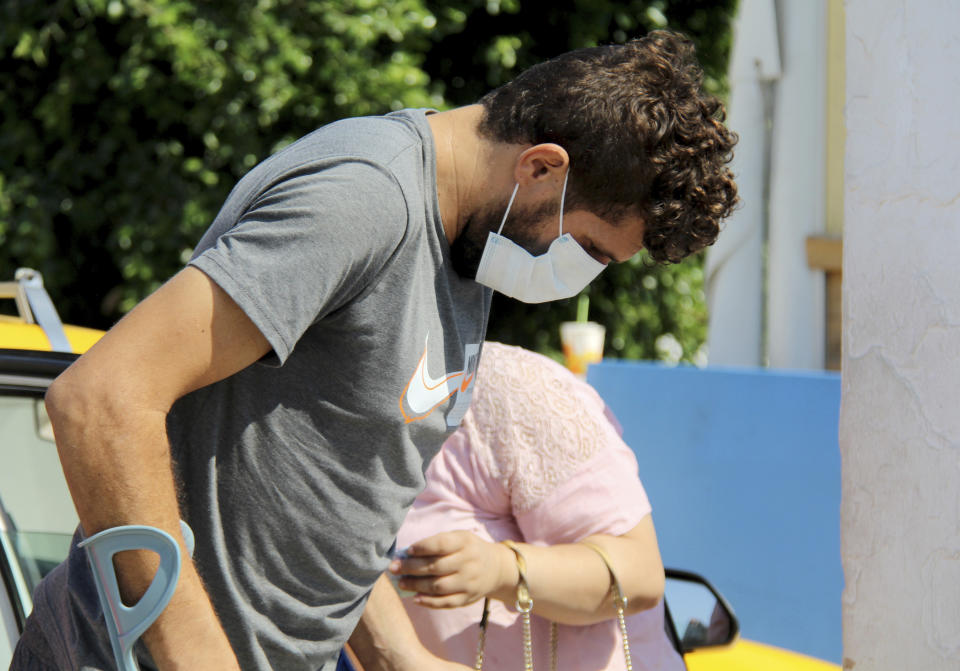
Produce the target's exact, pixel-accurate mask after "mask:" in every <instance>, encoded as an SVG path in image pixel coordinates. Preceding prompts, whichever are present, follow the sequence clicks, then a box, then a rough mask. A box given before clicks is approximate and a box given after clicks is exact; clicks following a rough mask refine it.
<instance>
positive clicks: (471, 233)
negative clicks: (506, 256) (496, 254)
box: [450, 202, 560, 279]
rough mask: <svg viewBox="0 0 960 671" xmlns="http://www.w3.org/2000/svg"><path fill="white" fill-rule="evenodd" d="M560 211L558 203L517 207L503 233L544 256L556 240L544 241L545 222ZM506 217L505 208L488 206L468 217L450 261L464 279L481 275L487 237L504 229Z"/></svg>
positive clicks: (451, 250)
mask: <svg viewBox="0 0 960 671" xmlns="http://www.w3.org/2000/svg"><path fill="white" fill-rule="evenodd" d="M559 209H560V206H559V204H558V203H557V202H552V203H551V202H546V203H540V204H538V205H528V206H526V207H518V206H517V205H514V207H513V208H512V209H511V210H510V216H509V217H508V218H507V222H506V223H505V224H504V226H503V230H502V231H501V232H500V234H501V235H503V236H504V237H506V238H509V239H510V240H512V241H513V242H515V243H517V244H518V245H520V246H521V247H523V248H524V249H525V250H527V251H528V252H530V253H531V254H534V255H538V254H542V253H543V252H545V251H546V250H547V248H548V247H549V245H550V242H552V241H553V238H552V237H551V238H550V239H548V240H547V241H546V243H544V242H542V241H541V240H540V236H541V232H542V231H543V230H544V223H543V222H544V220H545V219H551V220H552V219H555V218H556V217H557V215H558V214H559ZM502 218H503V208H502V207H500V208H494V207H486V208H484V209H482V210H479V211H474V212H471V213H470V214H469V215H467V217H466V222H465V223H464V225H463V229H462V230H461V231H460V235H458V236H457V237H456V239H455V240H454V241H453V244H452V245H451V246H450V260H451V262H452V263H453V269H454V270H455V271H457V274H459V275H460V276H461V277H466V278H469V279H473V278H475V277H476V276H477V268H479V267H480V257H481V256H482V255H483V248H484V246H485V245H486V244H487V236H488V234H489V233H490V232H491V231H493V232H496V231H497V229H498V228H500V220H501V219H502ZM552 226H554V228H555V229H556V221H554V222H553V224H552ZM554 237H556V236H554Z"/></svg>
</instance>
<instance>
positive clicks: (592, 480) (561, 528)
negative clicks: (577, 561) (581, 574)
mask: <svg viewBox="0 0 960 671" xmlns="http://www.w3.org/2000/svg"><path fill="white" fill-rule="evenodd" d="M649 514H650V502H649V500H648V499H647V494H646V492H645V491H644V489H643V484H642V483H641V482H640V478H639V476H638V474H637V460H636V458H635V457H634V455H633V452H632V451H631V450H630V448H629V447H627V446H626V445H625V444H624V443H623V441H620V440H619V438H618V439H617V440H612V437H611V439H610V440H609V441H608V443H607V444H606V445H604V446H603V447H602V448H601V449H600V450H599V451H598V452H597V453H596V454H594V456H593V457H592V458H591V459H590V460H589V461H587V462H584V463H583V464H581V465H580V467H579V468H578V469H577V470H576V471H575V472H574V473H573V474H571V475H570V477H569V478H568V479H566V480H565V481H563V482H560V483H558V484H557V486H556V487H555V488H554V489H553V490H552V491H551V492H550V493H549V494H548V495H547V496H546V497H545V498H544V499H542V500H541V501H540V502H539V503H537V505H535V506H534V507H532V508H530V509H527V510H520V511H515V512H514V517H515V518H516V520H517V526H518V527H519V528H520V531H521V532H522V534H523V539H524V540H525V541H526V542H528V543H535V544H544V545H555V544H557V543H575V542H577V541H580V540H582V539H584V538H586V537H587V536H591V535H593V534H611V535H614V536H619V535H620V534H623V533H626V532H627V531H629V530H630V529H632V528H633V527H635V526H636V525H637V524H639V523H640V521H641V520H642V519H643V518H644V517H645V516H647V515H649Z"/></svg>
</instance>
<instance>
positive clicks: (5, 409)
mask: <svg viewBox="0 0 960 671" xmlns="http://www.w3.org/2000/svg"><path fill="white" fill-rule="evenodd" d="M0 464H2V467H0V517H2V519H0V530H2V532H3V533H2V538H0V541H2V546H3V548H2V549H3V551H4V554H6V555H7V560H8V562H10V563H11V564H15V566H14V572H15V574H18V575H15V576H14V582H16V583H17V584H16V585H15V589H16V591H17V592H19V593H20V597H21V601H23V606H24V610H25V611H29V610H30V603H31V601H30V598H29V597H30V595H31V594H32V593H33V589H34V588H35V587H36V585H37V583H39V582H40V579H41V578H42V577H43V576H45V575H46V574H47V573H48V572H49V571H50V570H51V569H53V567H54V566H56V565H57V564H59V563H60V562H61V561H62V560H63V559H64V558H65V557H66V556H67V552H68V551H69V549H70V538H71V536H72V534H73V531H74V529H75V528H76V526H77V514H76V511H75V510H74V507H73V502H72V500H71V499H70V493H69V490H68V489H67V484H66V481H65V480H64V477H63V472H62V471H61V469H60V459H59V457H58V456H57V449H56V446H55V445H54V442H53V433H52V431H51V429H50V422H49V420H48V419H47V415H46V411H45V410H44V407H43V401H42V400H41V399H39V398H36V397H34V396H3V395H0Z"/></svg>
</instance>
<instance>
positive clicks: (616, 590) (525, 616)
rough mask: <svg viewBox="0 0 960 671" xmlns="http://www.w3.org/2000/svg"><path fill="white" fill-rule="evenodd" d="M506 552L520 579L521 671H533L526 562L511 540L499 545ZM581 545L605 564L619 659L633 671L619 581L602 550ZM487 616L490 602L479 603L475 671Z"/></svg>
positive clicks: (553, 633)
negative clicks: (619, 642)
mask: <svg viewBox="0 0 960 671" xmlns="http://www.w3.org/2000/svg"><path fill="white" fill-rule="evenodd" d="M500 542H501V543H503V544H504V545H506V546H507V547H508V548H510V549H511V550H512V551H513V553H514V554H515V555H516V556H517V573H518V574H519V575H520V579H519V580H518V582H517V602H516V608H517V612H519V613H520V615H521V618H522V620H523V668H524V671H533V640H532V637H531V634H530V611H532V610H533V597H531V596H530V589H529V587H528V586H527V560H526V558H524V556H523V553H521V552H520V547H519V546H518V545H517V544H516V543H514V542H513V541H511V540H505V541H500ZM581 542H582V543H583V545H585V546H586V547H588V548H590V549H591V550H593V551H594V552H596V553H597V554H598V555H600V559H602V560H603V563H604V564H606V566H607V570H608V571H609V572H610V580H611V586H610V589H611V591H612V592H613V604H614V607H615V608H616V609H617V621H618V623H619V625H620V637H621V639H622V640H623V656H624V658H625V659H626V663H627V671H633V659H632V658H631V656H630V639H629V637H628V635H627V622H626V618H625V617H624V611H625V610H626V608H627V597H625V596H624V595H623V590H622V589H621V587H620V580H619V579H618V578H617V574H616V571H614V570H613V563H612V562H611V560H610V556H609V555H608V554H607V552H606V550H604V549H603V548H601V547H600V546H599V545H594V544H593V543H590V542H588V541H581ZM489 615H490V599H489V598H487V599H484V600H483V615H482V616H481V618H480V638H479V640H478V642H477V660H476V664H475V665H474V667H473V668H474V670H475V671H483V648H484V645H485V644H486V640H487V619H488V617H489ZM557 639H558V631H557V623H556V622H551V623H550V669H551V671H557V663H558V655H557V646H558V643H557Z"/></svg>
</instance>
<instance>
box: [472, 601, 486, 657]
mask: <svg viewBox="0 0 960 671" xmlns="http://www.w3.org/2000/svg"><path fill="white" fill-rule="evenodd" d="M489 617H490V599H484V600H483V615H481V616H480V639H479V640H478V641H477V661H476V664H474V666H473V668H474V669H475V671H482V670H483V648H484V646H485V645H486V644H487V618H489Z"/></svg>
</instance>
